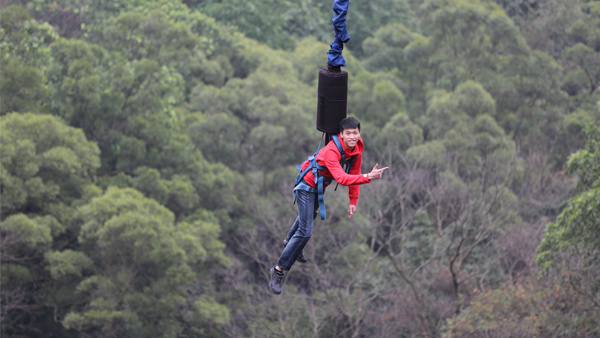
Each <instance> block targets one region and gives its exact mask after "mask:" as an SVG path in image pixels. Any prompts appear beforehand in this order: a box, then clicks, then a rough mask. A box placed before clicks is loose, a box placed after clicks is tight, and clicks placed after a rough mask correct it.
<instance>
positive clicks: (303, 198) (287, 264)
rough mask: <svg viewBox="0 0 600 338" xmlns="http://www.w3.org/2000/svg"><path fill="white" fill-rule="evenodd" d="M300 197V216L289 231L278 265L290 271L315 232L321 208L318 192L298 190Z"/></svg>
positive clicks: (297, 202) (298, 201) (298, 200)
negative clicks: (314, 227) (318, 212)
mask: <svg viewBox="0 0 600 338" xmlns="http://www.w3.org/2000/svg"><path fill="white" fill-rule="evenodd" d="M296 193H297V196H298V199H297V200H296V204H298V218H296V221H295V222H294V224H293V225H292V228H291V229H290V232H289V233H288V236H287V238H288V244H287V246H286V247H285V249H284V250H283V252H282V253H281V256H280V257H279V261H278V262H277V265H279V267H280V268H282V269H283V270H285V271H289V270H290V269H291V268H292V265H294V263H295V262H296V258H297V257H298V255H299V254H300V253H301V252H302V250H304V246H305V245H306V243H308V240H309V239H310V236H312V232H313V220H314V217H315V212H316V211H317V209H318V208H319V202H318V200H317V193H316V192H308V191H304V190H296Z"/></svg>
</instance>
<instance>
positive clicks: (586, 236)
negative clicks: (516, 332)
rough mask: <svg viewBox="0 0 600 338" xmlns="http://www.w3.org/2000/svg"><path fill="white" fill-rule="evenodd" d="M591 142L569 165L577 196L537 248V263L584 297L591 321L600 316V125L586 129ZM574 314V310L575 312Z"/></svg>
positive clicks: (553, 223)
mask: <svg viewBox="0 0 600 338" xmlns="http://www.w3.org/2000/svg"><path fill="white" fill-rule="evenodd" d="M586 133H587V136H588V142H587V144H586V146H585V149H582V150H580V151H578V152H576V153H575V154H573V155H572V156H571V157H569V161H568V170H569V171H570V172H572V173H577V174H578V176H579V183H578V190H577V195H576V196H574V197H573V198H571V199H570V200H569V204H568V206H567V207H566V208H565V209H564V210H563V211H562V213H561V214H560V215H559V216H558V218H557V220H556V222H551V223H549V224H548V226H547V228H546V231H545V233H544V237H543V239H542V242H541V243H540V245H539V247H538V256H537V262H538V264H540V266H541V268H542V271H543V272H544V273H546V274H547V275H549V276H555V278H556V279H557V282H558V283H560V284H562V285H565V287H572V288H573V289H574V290H575V291H576V292H578V293H579V294H581V295H583V296H584V300H583V302H584V304H585V308H586V309H588V310H589V311H590V312H589V315H590V316H592V317H588V316H587V315H584V318H590V319H591V318H593V317H594V314H595V317H596V318H598V314H599V313H600V292H599V288H598V286H599V285H598V283H599V281H600V275H599V273H598V271H600V267H599V265H598V261H599V258H600V251H599V248H600V243H599V241H598V236H595V234H596V233H598V231H599V230H600V222H599V220H600V125H599V124H598V123H597V122H596V123H595V124H590V125H589V126H588V127H587V128H586ZM573 310H574V309H573Z"/></svg>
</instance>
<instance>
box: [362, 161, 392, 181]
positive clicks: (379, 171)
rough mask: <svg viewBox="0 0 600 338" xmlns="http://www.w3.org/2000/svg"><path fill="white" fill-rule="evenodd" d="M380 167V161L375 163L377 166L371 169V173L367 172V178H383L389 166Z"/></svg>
mask: <svg viewBox="0 0 600 338" xmlns="http://www.w3.org/2000/svg"><path fill="white" fill-rule="evenodd" d="M378 167H379V163H377V164H375V166H374V167H373V170H371V172H370V173H368V174H367V178H368V179H370V180H376V179H379V178H381V176H383V172H384V171H386V170H387V169H389V167H385V168H381V169H378Z"/></svg>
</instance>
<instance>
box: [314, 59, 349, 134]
mask: <svg viewBox="0 0 600 338" xmlns="http://www.w3.org/2000/svg"><path fill="white" fill-rule="evenodd" d="M318 95H319V96H318V103H317V130H319V131H322V132H324V133H328V134H337V133H338V132H339V123H340V121H341V120H343V119H344V118H345V117H346V110H347V106H348V72H346V71H343V70H342V71H329V70H328V69H325V68H323V69H321V70H320V71H319V89H318Z"/></svg>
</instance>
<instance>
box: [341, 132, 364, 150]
mask: <svg viewBox="0 0 600 338" xmlns="http://www.w3.org/2000/svg"><path fill="white" fill-rule="evenodd" d="M359 137H360V130H359V129H358V128H353V129H344V131H343V132H342V133H341V138H342V140H343V142H344V146H346V148H347V149H350V150H353V149H354V146H355V145H356V143H358V138H359Z"/></svg>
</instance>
